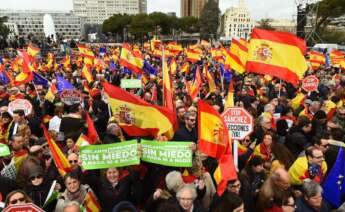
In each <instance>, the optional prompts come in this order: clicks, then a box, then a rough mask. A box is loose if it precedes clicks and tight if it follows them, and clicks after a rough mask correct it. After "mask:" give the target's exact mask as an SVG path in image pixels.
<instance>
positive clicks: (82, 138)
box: [75, 134, 90, 148]
mask: <svg viewBox="0 0 345 212" xmlns="http://www.w3.org/2000/svg"><path fill="white" fill-rule="evenodd" d="M88 145H90V139H89V138H88V137H87V136H86V135H84V134H80V136H79V138H78V140H77V142H76V143H75V146H76V147H78V148H80V147H82V146H88Z"/></svg>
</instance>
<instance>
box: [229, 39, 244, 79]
mask: <svg viewBox="0 0 345 212" xmlns="http://www.w3.org/2000/svg"><path fill="white" fill-rule="evenodd" d="M229 56H230V58H229V59H230V61H229V63H230V64H229V65H230V67H231V69H233V70H234V71H236V72H237V73H239V74H242V73H244V72H245V67H246V63H247V58H248V48H247V47H246V46H244V45H242V44H241V43H240V42H239V41H237V40H236V39H232V41H231V46H230V52H229Z"/></svg>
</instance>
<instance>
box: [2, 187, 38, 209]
mask: <svg viewBox="0 0 345 212" xmlns="http://www.w3.org/2000/svg"><path fill="white" fill-rule="evenodd" d="M25 203H32V200H31V199H30V197H29V196H28V195H27V194H26V193H25V192H24V191H23V190H14V191H12V192H11V193H9V194H8V195H7V197H6V201H5V205H6V206H9V205H16V204H25Z"/></svg>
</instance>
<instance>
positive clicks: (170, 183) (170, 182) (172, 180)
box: [165, 171, 184, 193]
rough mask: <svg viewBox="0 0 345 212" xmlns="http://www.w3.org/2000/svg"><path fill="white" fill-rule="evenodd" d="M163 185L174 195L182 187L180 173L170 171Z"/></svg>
mask: <svg viewBox="0 0 345 212" xmlns="http://www.w3.org/2000/svg"><path fill="white" fill-rule="evenodd" d="M165 183H166V186H167V188H168V190H170V191H174V192H175V193H176V192H178V191H179V190H180V188H181V187H182V186H183V185H184V182H183V179H182V175H181V172H178V171H171V172H169V173H168V174H167V175H166V176H165Z"/></svg>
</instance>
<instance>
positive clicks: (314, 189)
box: [295, 180, 330, 212]
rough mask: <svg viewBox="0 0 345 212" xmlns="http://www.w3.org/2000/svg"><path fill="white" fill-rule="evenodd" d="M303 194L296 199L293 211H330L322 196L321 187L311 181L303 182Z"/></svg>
mask: <svg viewBox="0 0 345 212" xmlns="http://www.w3.org/2000/svg"><path fill="white" fill-rule="evenodd" d="M302 190H303V196H301V197H299V198H298V199H297V200H296V210H295V212H315V211H319V212H326V211H330V207H329V205H328V204H327V203H326V201H324V200H323V198H322V187H321V186H320V185H319V184H318V183H316V182H314V181H312V180H305V181H304V182H303V188H302Z"/></svg>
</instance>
